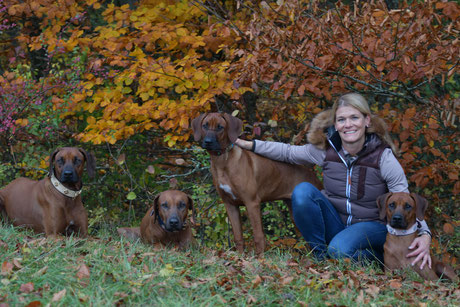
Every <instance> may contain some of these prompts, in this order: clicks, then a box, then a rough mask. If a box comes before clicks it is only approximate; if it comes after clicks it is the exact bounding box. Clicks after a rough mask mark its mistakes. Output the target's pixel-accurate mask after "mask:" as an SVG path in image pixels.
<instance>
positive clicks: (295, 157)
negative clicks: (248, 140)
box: [254, 140, 326, 166]
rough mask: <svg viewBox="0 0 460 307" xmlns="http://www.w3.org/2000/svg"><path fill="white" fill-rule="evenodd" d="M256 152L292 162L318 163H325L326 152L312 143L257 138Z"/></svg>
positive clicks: (277, 159) (274, 158)
mask: <svg viewBox="0 0 460 307" xmlns="http://www.w3.org/2000/svg"><path fill="white" fill-rule="evenodd" d="M254 142H255V148H254V152H255V153H256V154H259V155H262V156H264V157H267V158H269V159H272V160H276V161H282V162H287V163H290V164H300V165H304V164H311V163H313V164H317V165H319V166H322V165H323V162H324V158H325V157H326V152H325V151H324V150H321V149H319V148H317V147H316V146H314V145H312V144H306V145H301V146H297V145H289V144H285V143H279V142H267V141H259V140H255V141H254Z"/></svg>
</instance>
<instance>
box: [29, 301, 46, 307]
mask: <svg viewBox="0 0 460 307" xmlns="http://www.w3.org/2000/svg"><path fill="white" fill-rule="evenodd" d="M41 305H42V303H41V302H40V301H32V302H30V303H29V304H27V305H26V307H39V306H41Z"/></svg>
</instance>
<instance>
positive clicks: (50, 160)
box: [49, 148, 61, 176]
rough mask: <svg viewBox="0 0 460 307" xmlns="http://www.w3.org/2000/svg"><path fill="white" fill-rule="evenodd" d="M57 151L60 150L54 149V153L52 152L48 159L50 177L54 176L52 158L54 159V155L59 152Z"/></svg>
mask: <svg viewBox="0 0 460 307" xmlns="http://www.w3.org/2000/svg"><path fill="white" fill-rule="evenodd" d="M59 150H61V148H56V150H55V151H53V152H52V153H51V154H50V159H49V164H50V165H49V172H50V176H51V175H52V174H53V175H54V158H55V157H56V154H57V153H58V152H59Z"/></svg>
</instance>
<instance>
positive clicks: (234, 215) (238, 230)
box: [225, 202, 244, 253]
mask: <svg viewBox="0 0 460 307" xmlns="http://www.w3.org/2000/svg"><path fill="white" fill-rule="evenodd" d="M225 209H226V210H227V215H228V218H229V219H230V224H232V229H233V237H234V239H235V245H236V250H237V251H238V252H239V253H243V252H244V240H243V230H242V227H241V216H240V208H239V207H238V206H237V205H232V204H228V203H227V202H225Z"/></svg>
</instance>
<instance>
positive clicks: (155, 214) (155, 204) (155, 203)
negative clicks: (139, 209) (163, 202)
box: [150, 194, 160, 223]
mask: <svg viewBox="0 0 460 307" xmlns="http://www.w3.org/2000/svg"><path fill="white" fill-rule="evenodd" d="M159 199H160V194H158V195H157V196H155V199H154V200H153V209H152V211H150V216H152V215H153V223H156V221H157V219H158V201H159Z"/></svg>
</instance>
